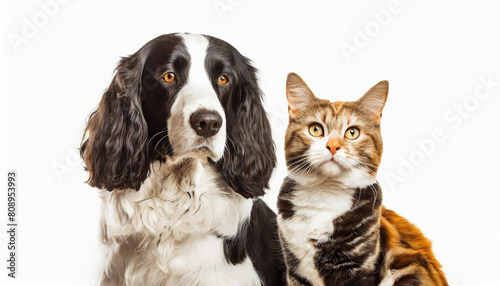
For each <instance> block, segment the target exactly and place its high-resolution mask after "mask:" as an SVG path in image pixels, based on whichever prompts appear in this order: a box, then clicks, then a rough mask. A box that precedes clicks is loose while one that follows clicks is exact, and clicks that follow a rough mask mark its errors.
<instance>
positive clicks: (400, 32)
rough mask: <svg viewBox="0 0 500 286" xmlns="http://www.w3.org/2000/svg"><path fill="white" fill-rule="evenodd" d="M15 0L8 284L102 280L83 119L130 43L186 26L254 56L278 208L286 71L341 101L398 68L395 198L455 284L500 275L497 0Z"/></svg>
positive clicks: (384, 175) (389, 167)
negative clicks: (12, 250)
mask: <svg viewBox="0 0 500 286" xmlns="http://www.w3.org/2000/svg"><path fill="white" fill-rule="evenodd" d="M20 2H21V1H13V0H12V1H2V2H0V19H1V25H0V29H1V37H2V38H1V55H0V57H1V59H0V62H1V66H0V67H1V68H0V72H1V74H0V83H1V86H0V88H1V102H0V114H1V122H0V123H1V125H0V132H1V137H0V138H1V140H0V144H1V146H0V150H1V153H0V156H1V157H0V177H1V179H0V182H1V184H5V186H3V187H1V188H0V189H1V190H2V192H1V195H0V197H1V199H0V202H1V205H0V218H1V219H0V222H1V223H2V225H5V223H6V203H5V199H6V177H7V171H8V170H17V171H18V173H19V174H18V175H19V176H18V179H19V197H18V199H19V211H18V217H17V219H18V222H19V229H18V248H19V252H18V269H17V270H18V273H17V275H18V278H17V279H16V280H13V279H10V278H8V279H7V278H6V269H5V267H4V265H5V260H6V259H7V252H6V243H7V241H6V239H7V236H6V233H5V231H3V229H4V227H3V226H2V227H0V229H2V232H1V233H0V239H1V245H0V260H1V261H2V262H1V263H0V266H1V267H0V277H1V278H0V284H1V285H94V284H95V282H96V279H97V277H96V271H97V267H98V263H99V258H100V255H99V246H98V241H97V231H98V228H97V225H98V217H99V199H98V196H97V190H95V189H92V188H90V187H89V186H87V185H85V184H84V183H83V182H84V181H85V180H86V178H87V174H86V173H85V172H84V171H83V169H82V164H81V162H80V161H79V160H78V153H77V151H76V149H77V147H78V145H79V142H80V139H81V135H82V132H83V129H84V126H85V120H86V118H87V117H88V115H89V114H90V112H91V111H92V110H93V109H94V108H95V106H96V105H97V103H98V101H99V100H100V97H101V95H102V92H103V91H104V90H105V89H106V88H107V86H108V85H109V82H110V80H111V78H112V73H113V70H114V68H115V66H116V63H117V61H118V60H119V58H120V57H121V56H125V55H128V54H131V53H133V52H135V51H136V50H138V49H139V48H140V47H141V46H142V45H143V44H145V43H146V42H147V41H149V40H150V39H152V38H154V37H156V36H158V35H161V34H165V33H171V32H182V31H186V32H192V33H204V34H209V35H213V36H216V37H219V38H221V39H224V40H226V41H228V42H229V43H231V44H232V45H234V46H235V47H236V48H237V49H238V50H239V51H240V52H241V53H242V54H244V55H245V56H247V57H249V58H251V59H252V60H253V62H254V64H255V66H256V67H258V68H259V69H260V83H261V87H262V89H263V91H264V93H265V96H266V107H267V110H268V113H269V116H270V118H271V120H272V125H273V136H274V140H275V142H276V146H277V149H278V158H279V165H278V168H277V170H276V171H275V173H274V176H273V179H272V186H271V190H269V191H268V193H267V195H266V196H265V198H264V199H265V200H266V202H268V204H269V205H270V206H271V207H272V208H274V209H276V207H275V203H276V196H277V194H278V191H279V187H280V184H281V181H282V179H283V177H284V176H285V175H286V171H285V165H284V163H285V162H284V155H283V154H284V153H283V138H284V130H285V128H286V124H287V113H286V110H287V105H286V100H285V89H284V88H285V79H286V75H287V73H288V72H291V71H294V72H297V73H298V74H300V75H301V76H302V77H303V78H304V79H305V80H306V82H307V83H308V84H309V86H310V87H311V88H312V89H313V91H314V92H315V93H316V95H317V96H318V97H322V98H327V99H330V100H332V101H335V100H344V101H347V100H355V99H357V98H358V97H360V96H361V95H362V94H363V93H364V92H365V91H366V90H368V89H369V88H370V87H371V86H372V85H374V84H375V83H377V82H378V81H380V80H383V79H387V80H389V82H390V92H389V99H388V102H387V105H386V107H385V110H384V117H383V120H382V132H383V136H384V143H385V148H384V149H385V152H384V156H383V163H382V166H381V170H380V172H379V178H380V182H381V184H382V189H383V190H384V203H385V205H386V206H387V207H388V208H391V209H394V210H396V211H397V212H398V213H399V214H401V215H403V216H405V217H406V218H408V219H409V220H410V221H412V222H414V223H415V224H417V225H418V226H419V227H420V228H421V229H422V231H423V232H424V233H425V235H426V236H428V237H429V238H430V239H431V240H432V241H433V244H434V250H435V253H436V256H437V258H438V259H439V260H440V262H441V263H442V264H443V266H444V270H445V272H446V274H447V277H448V280H449V282H450V284H451V285H455V286H458V285H462V286H464V285H470V286H479V285H500V282H499V280H498V271H499V270H500V244H499V242H500V230H499V226H500V224H499V219H500V208H499V199H500V195H499V191H500V188H499V186H498V177H499V176H500V172H499V171H500V167H499V164H500V153H499V142H500V133H499V127H498V126H499V123H500V113H499V112H498V110H499V108H500V98H499V94H500V86H498V85H499V84H498V82H500V71H499V67H500V54H499V52H500V20H499V15H500V2H498V1H493V0H491V1H439V2H438V1H418V3H417V1H409V0H401V1H400V2H398V1H394V0H392V1H389V0H385V1H356V2H355V3H353V2H354V1H330V2H326V1H324V2H320V1H317V2H314V1H307V4H305V2H306V1H286V2H285V1H282V2H271V1H250V0H215V1H213V0H209V1H190V2H189V3H187V2H188V1H158V2H146V1H119V2H118V1H99V2H98V1H95V2H92V1H77V0H74V1H68V2H67V3H59V2H53V1H52V2H51V0H40V1H22V3H20ZM104 2H105V3H104ZM43 3H56V4H55V6H54V5H52V6H50V5H49V6H50V7H49V8H48V9H47V8H45V9H44V8H43V6H46V5H44V4H43ZM390 3H393V4H390ZM391 5H393V6H391ZM388 7H389V8H388ZM390 7H392V8H390ZM388 15H389V16H388ZM381 17H382V20H380V18H381ZM377 19H378V20H377ZM367 34H368V35H367ZM363 35H364V36H363ZM347 46H349V47H350V48H351V50H355V51H354V52H353V54H351V55H347V54H346V53H345V52H343V50H342V47H347ZM488 78H490V80H489V81H491V82H493V86H490V87H489V88H490V89H487V88H486V87H485V86H484V84H483V82H485V81H488ZM495 82H496V85H497V86H494V84H495ZM477 95H479V96H480V97H481V99H478V98H477ZM460 106H462V107H460ZM463 106H465V107H463ZM460 108H462V109H463V110H464V112H462V113H458V110H459V109H460ZM435 132H438V133H439V132H440V133H441V134H442V135H441V137H440V138H437V139H438V140H435V139H433V137H432V134H433V133H435ZM430 140H434V141H433V143H432V142H431V141H430ZM422 142H423V143H422ZM419 146H424V147H419ZM424 149H425V150H424ZM424 151H425V152H424Z"/></svg>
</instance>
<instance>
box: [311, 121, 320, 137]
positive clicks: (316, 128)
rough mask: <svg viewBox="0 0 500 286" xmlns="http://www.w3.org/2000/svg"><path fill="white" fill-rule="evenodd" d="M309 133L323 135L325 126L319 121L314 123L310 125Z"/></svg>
mask: <svg viewBox="0 0 500 286" xmlns="http://www.w3.org/2000/svg"><path fill="white" fill-rule="evenodd" d="M309 133H310V134H311V135H312V136H314V137H319V136H323V127H322V126H321V125H319V124H318V123H313V124H311V126H309Z"/></svg>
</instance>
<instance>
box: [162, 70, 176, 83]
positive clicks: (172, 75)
mask: <svg viewBox="0 0 500 286" xmlns="http://www.w3.org/2000/svg"><path fill="white" fill-rule="evenodd" d="M163 79H164V80H165V81H166V82H168V83H171V82H173V81H174V79H175V73H173V72H168V73H166V74H165V75H164V76H163Z"/></svg>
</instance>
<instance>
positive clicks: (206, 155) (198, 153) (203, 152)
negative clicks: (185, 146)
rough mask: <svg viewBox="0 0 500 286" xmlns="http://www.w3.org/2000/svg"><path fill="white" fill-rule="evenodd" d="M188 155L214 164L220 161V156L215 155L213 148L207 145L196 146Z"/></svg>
mask: <svg viewBox="0 0 500 286" xmlns="http://www.w3.org/2000/svg"><path fill="white" fill-rule="evenodd" d="M186 153H187V154H186V155H188V156H192V157H196V158H198V159H200V160H202V161H207V162H208V163H213V162H215V161H217V160H218V156H217V155H216V154H215V152H214V150H213V148H212V147H210V146H208V145H206V144H202V145H198V146H194V147H193V148H192V149H191V150H189V151H188V152H186Z"/></svg>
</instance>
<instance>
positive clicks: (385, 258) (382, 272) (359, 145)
mask: <svg viewBox="0 0 500 286" xmlns="http://www.w3.org/2000/svg"><path fill="white" fill-rule="evenodd" d="M388 89H389V84H388V82H387V81H381V82H379V83H378V84H376V85H375V86H373V87H372V88H371V89H370V90H369V91H368V92H366V93H365V94H364V95H363V96H362V97H361V98H360V99H359V100H357V101H355V102H341V101H336V102H330V101H328V100H324V99H319V98H316V96H315V95H314V94H313V92H312V91H311V89H310V88H309V87H308V86H307V84H306V83H305V82H304V81H303V80H302V79H301V78H300V77H299V76H298V75H297V74H294V73H290V74H289V75H288V78H287V84H286V95H287V99H288V112H289V119H290V120H289V125H288V128H287V131H286V137H285V157H286V162H287V167H288V171H289V175H288V177H286V178H285V180H284V183H283V185H282V187H281V190H280V194H279V196H278V204H277V205H278V213H279V215H278V225H279V234H280V241H281V244H282V248H283V252H284V255H285V258H286V265H287V280H288V284H289V285H292V286H293V285H314V286H317V285H325V286H330V285H336V286H337V285H338V286H340V285H356V286H364V285H383V286H386V285H397V286H402V285H436V286H437V285H439V286H446V285H448V283H447V281H446V278H445V276H444V273H443V271H442V270H441V265H440V264H439V262H438V261H437V260H436V258H435V257H434V254H433V252H432V250H431V242H430V241H429V240H428V239H427V238H425V237H424V236H423V234H422V232H421V231H420V230H419V229H418V228H417V227H416V226H415V225H413V224H411V223H410V222H408V221H407V220H406V219H404V218H403V217H401V216H399V215H398V214H396V213H395V212H393V211H391V210H387V209H385V208H384V207H383V206H382V194H381V188H380V185H379V184H378V182H377V180H376V174H377V170H378V166H379V164H380V160H381V155H382V149H383V148H382V137H381V132H380V120H381V116H382V109H383V107H384V105H385V102H386V100H387V94H388Z"/></svg>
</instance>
